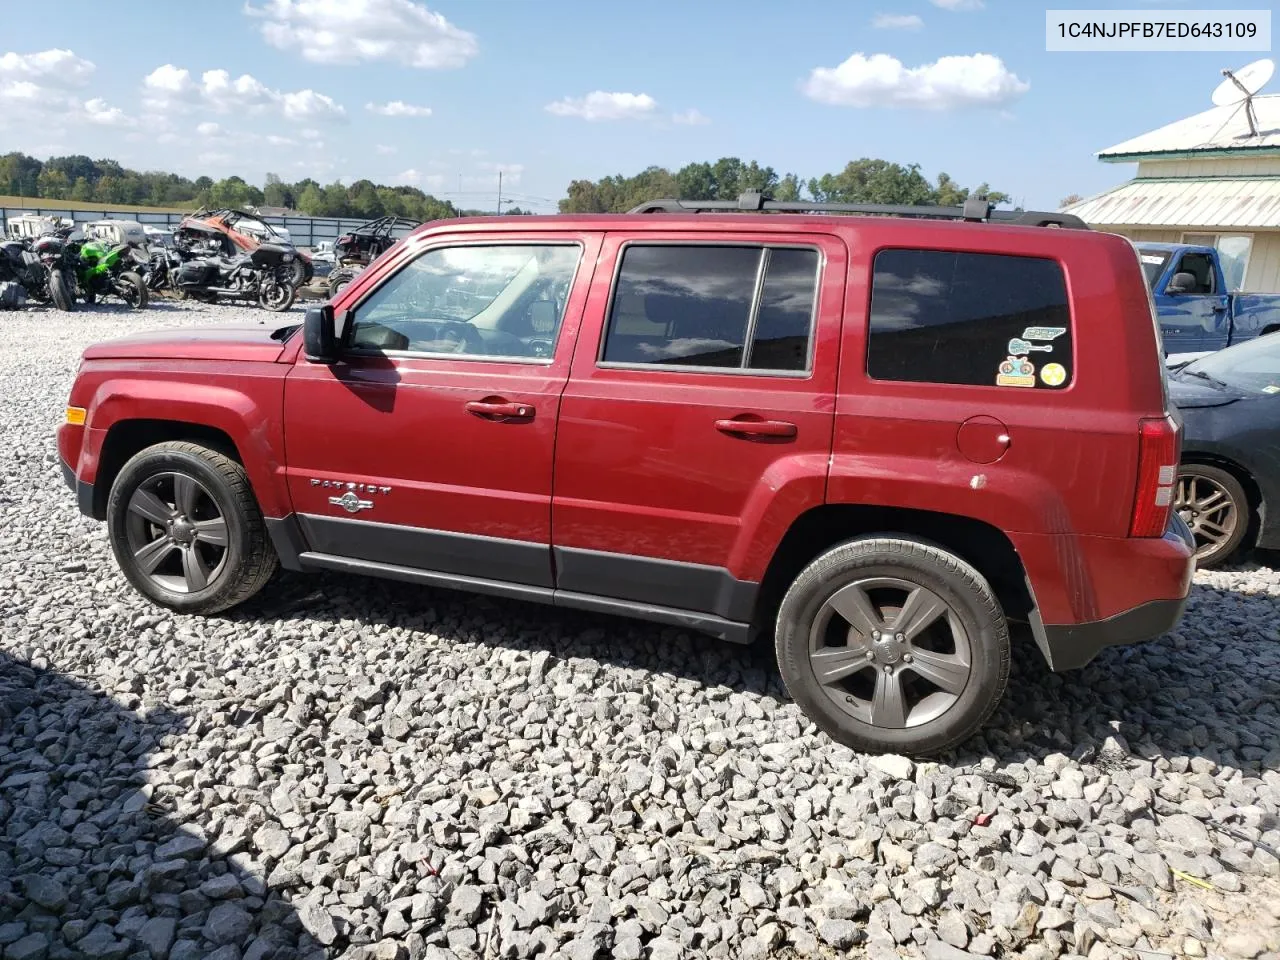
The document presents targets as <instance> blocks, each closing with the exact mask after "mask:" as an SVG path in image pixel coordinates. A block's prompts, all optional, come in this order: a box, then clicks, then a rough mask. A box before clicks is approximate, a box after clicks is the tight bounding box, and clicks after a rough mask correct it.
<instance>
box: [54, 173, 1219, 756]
mask: <svg viewBox="0 0 1280 960" xmlns="http://www.w3.org/2000/svg"><path fill="white" fill-rule="evenodd" d="M850 214H852V215H850ZM868 214H870V215H868ZM1180 430H1181V427H1180V422H1179V420H1178V419H1177V414H1176V412H1175V410H1174V409H1173V408H1172V407H1171V406H1170V404H1169V402H1168V398H1167V389H1166V382H1165V378H1164V366H1163V362H1162V355H1161V345H1160V341H1159V333H1158V328H1157V326H1156V322H1155V317H1154V310H1153V307H1152V302H1151V297H1150V293H1149V292H1148V289H1147V285H1146V282H1145V280H1144V279H1143V274H1142V268H1141V266H1140V265H1139V262H1138V257H1137V255H1136V253H1135V251H1134V248H1133V246H1132V245H1131V244H1130V243H1129V241H1128V240H1126V239H1124V238H1122V237H1118V236H1112V235H1108V234H1103V233H1096V232H1093V231H1091V230H1088V229H1087V228H1084V225H1083V224H1082V223H1080V222H1079V221H1078V220H1075V219H1074V218H1072V217H1068V216H1063V215H1057V214H1022V213H1008V212H1003V211H994V210H992V209H991V206H990V204H987V203H985V202H978V203H974V202H971V203H969V204H968V205H966V207H964V208H941V207H906V208H887V207H862V206H853V205H840V204H791V203H777V202H774V201H771V200H767V199H764V198H761V197H759V196H758V195H751V194H749V195H745V196H744V197H743V198H742V199H741V200H740V201H739V202H738V203H723V202H719V203H700V204H694V203H687V202H685V203H682V202H679V201H660V202H658V203H655V204H652V205H648V206H646V207H642V208H637V210H636V211H632V212H631V213H630V214H625V215H607V216H552V217H512V218H488V219H469V220H451V221H443V222H438V223H436V224H432V225H428V226H425V227H422V228H420V229H418V230H415V231H414V232H413V233H412V234H411V235H410V236H408V237H406V238H404V239H402V240H400V241H399V242H398V243H397V244H396V246H395V247H393V248H392V249H391V250H390V251H388V252H387V253H386V254H385V255H384V256H383V257H381V258H379V259H378V261H377V262H376V263H375V264H373V265H372V266H371V267H370V268H369V269H368V270H366V271H364V272H363V273H361V274H360V275H359V276H358V277H357V278H356V279H355V280H354V281H353V282H352V283H351V284H350V286H348V287H347V288H346V289H344V290H343V291H342V293H341V294H340V295H339V296H338V297H337V298H336V300H335V301H334V302H332V303H331V304H326V305H325V306H323V307H317V308H314V309H312V310H310V311H308V312H307V314H306V319H305V322H304V323H303V324H302V325H301V327H299V326H289V327H283V328H280V329H275V330H270V329H264V328H262V327H256V328H248V329H230V328H223V329H206V330H194V331H189V330H182V331H172V330H171V331H166V332H162V333H158V334H150V335H143V336H135V337H129V338H126V339H121V340H116V341H113V342H109V343H102V344H98V345H95V346H92V347H90V348H89V349H88V350H86V351H85V353H84V360H83V363H82V365H81V367H80V371H79V375H78V377H77V379H76V382H75V385H74V387H73V388H72V391H71V397H70V405H69V406H68V408H67V415H66V424H65V425H64V426H63V427H62V428H61V430H60V433H59V437H58V446H59V451H60V454H61V458H62V462H63V468H64V471H65V474H66V479H67V482H68V484H70V485H71V486H72V488H73V489H74V490H75V492H76V495H77V497H78V499H79V505H80V509H81V510H82V511H83V512H84V513H86V514H88V515H90V516H92V517H95V518H97V519H100V520H106V521H107V523H108V526H109V532H110V542H111V545H112V549H113V551H114V553H115V556H116V559H117V561H118V562H119V564H120V566H121V568H122V569H123V571H124V573H125V575H126V576H127V577H128V578H129V580H130V581H131V582H132V583H133V585H134V586H135V587H136V588H137V589H138V590H139V591H140V592H141V593H143V594H144V595H145V596H147V597H149V598H150V599H152V600H153V601H155V602H156V603H159V604H162V605H164V606H167V607H170V608H172V609H174V610H177V611H181V612H187V613H211V612H214V611H218V610H224V609H226V608H228V607H231V606H233V605H235V604H238V603H240V602H242V601H244V600H245V599H247V598H248V597H250V596H252V595H253V594H254V593H255V592H257V591H258V590H259V589H260V588H261V587H262V586H263V585H264V584H265V583H266V582H267V580H268V579H269V578H270V577H271V575H272V572H273V571H274V570H275V569H276V566H277V563H278V564H279V565H280V566H283V567H285V568H286V569H290V570H305V571H311V570H329V571H337V572H339V573H343V574H366V575H372V576H379V577H391V578H394V579H398V580H407V581H410V582H414V583H423V584H429V585H431V586H443V587H456V588H460V589H463V590H469V591H474V592H478V593H489V594H497V595H500V596H505V597H516V598H521V599H526V600H537V601H542V602H545V603H549V604H552V605H555V606H563V607H574V608H578V609H583V610H594V611H599V612H603V613H614V614H624V615H630V616H635V617H641V618H646V619H649V620H655V621H658V622H661V623H667V624H675V625H678V626H681V627H685V628H688V629H691V630H698V631H705V632H708V633H711V634H715V635H717V636H720V637H723V638H725V639H727V640H732V641H739V642H741V641H746V640H748V639H750V638H752V637H753V636H755V635H756V634H758V633H765V634H767V635H769V636H771V637H772V639H773V642H774V643H775V644H776V647H777V655H778V664H779V667H780V669H781V672H782V676H783V678H784V680H785V682H786V685H787V689H788V690H789V691H790V693H791V695H792V696H793V697H794V698H795V700H796V701H797V703H798V704H799V705H800V707H801V708H802V709H803V710H804V711H805V712H806V713H807V714H808V715H809V717H811V718H812V719H813V721H814V722H815V723H817V724H818V726H820V727H821V728H822V729H823V730H825V731H826V732H827V733H829V734H830V735H831V736H832V737H834V738H836V739H837V740H840V741H842V742H844V743H846V744H848V745H850V746H852V747H855V748H860V749H869V750H892V751H897V752H903V753H932V752H936V751H939V750H943V749H945V748H948V747H950V746H951V745H954V744H956V743H958V742H960V741H961V740H963V739H964V738H966V737H967V736H969V735H970V734H971V733H972V732H973V731H974V730H976V729H977V728H978V727H979V726H980V725H981V724H982V723H983V722H984V720H985V719H986V718H987V717H988V716H989V715H990V713H991V711H992V710H993V709H994V707H995V706H996V704H997V703H998V701H999V700H1000V697H1001V695H1002V693H1003V691H1004V687H1005V684H1006V680H1007V677H1008V672H1009V644H1010V640H1009V624H1010V622H1015V623H1022V624H1026V625H1027V626H1028V628H1029V630H1028V631H1027V632H1029V634H1030V635H1031V636H1032V637H1034V642H1035V643H1036V644H1037V645H1038V646H1039V648H1040V650H1041V651H1042V653H1043V654H1044V656H1045V658H1046V660H1047V661H1048V663H1049V665H1050V667H1051V668H1052V669H1054V670H1063V669H1069V668H1073V667H1079V666H1081V665H1083V664H1085V663H1087V662H1088V661H1089V660H1090V659H1091V658H1092V657H1094V656H1095V655H1096V654H1097V653H1098V651H1099V650H1101V649H1102V648H1104V647H1106V646H1109V645H1112V644H1122V643H1131V642H1135V641H1140V640H1145V639H1148V638H1151V637H1156V636H1159V635H1160V634H1162V633H1164V632H1165V631H1167V630H1169V629H1170V628H1171V627H1172V626H1173V625H1174V624H1175V623H1176V622H1177V620H1178V617H1179V616H1180V615H1181V613H1182V609H1183V606H1184V603H1185V601H1186V597H1187V593H1188V590H1189V589H1190V582H1191V575H1192V571H1193V567H1194V562H1193V559H1192V554H1193V546H1192V541H1191V537H1190V533H1189V531H1188V530H1187V529H1186V527H1185V525H1184V524H1182V523H1181V522H1180V521H1179V520H1178V518H1177V517H1176V515H1174V513H1173V512H1172V511H1171V509H1170V504H1171V498H1172V492H1173V484H1174V473H1175V470H1176V468H1177V464H1178V453H1179V445H1180V438H1181V433H1180Z"/></svg>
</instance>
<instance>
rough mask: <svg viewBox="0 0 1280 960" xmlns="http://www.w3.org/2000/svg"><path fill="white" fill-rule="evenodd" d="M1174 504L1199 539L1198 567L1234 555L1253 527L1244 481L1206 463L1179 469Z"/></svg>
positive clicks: (1222, 560) (1215, 562)
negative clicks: (1243, 485)
mask: <svg viewBox="0 0 1280 960" xmlns="http://www.w3.org/2000/svg"><path fill="white" fill-rule="evenodd" d="M1173 507H1174V509H1175V510H1177V511H1178V515H1179V516H1181V517H1182V519H1183V520H1185V521H1186V523H1187V526H1188V527H1190V528H1191V533H1192V534H1193V535H1194V536H1195V538H1196V566H1198V567H1200V568H1202V569H1208V568H1210V567H1216V566H1218V565H1220V564H1222V563H1225V562H1226V561H1227V560H1229V559H1230V558H1231V555H1232V554H1233V553H1235V552H1236V551H1237V550H1238V549H1239V548H1240V545H1241V544H1242V543H1243V542H1244V537H1245V534H1246V533H1247V532H1248V529H1249V498H1248V496H1246V494H1245V492H1244V487H1242V486H1241V485H1240V481H1239V480H1237V479H1236V478H1235V477H1233V476H1232V475H1231V474H1229V473H1227V471H1225V470H1221V469H1219V468H1218V467H1211V466H1208V465H1207V464H1203V463H1184V464H1183V465H1182V466H1181V467H1179V468H1178V487H1177V495H1176V497H1175V498H1174V501H1173Z"/></svg>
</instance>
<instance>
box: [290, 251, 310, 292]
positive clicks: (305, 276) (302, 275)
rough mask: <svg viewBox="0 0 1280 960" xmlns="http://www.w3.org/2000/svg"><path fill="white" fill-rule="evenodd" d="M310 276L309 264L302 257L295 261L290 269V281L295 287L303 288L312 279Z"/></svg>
mask: <svg viewBox="0 0 1280 960" xmlns="http://www.w3.org/2000/svg"><path fill="white" fill-rule="evenodd" d="M310 274H311V271H310V270H308V269H307V262H306V261H305V260H303V259H302V258H301V257H297V258H295V259H294V261H293V265H292V266H291V267H290V271H289V281H290V283H292V284H293V285H294V286H295V287H301V286H303V285H304V284H306V283H307V281H308V280H310V279H311V277H310Z"/></svg>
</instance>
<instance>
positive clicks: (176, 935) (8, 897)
mask: <svg viewBox="0 0 1280 960" xmlns="http://www.w3.org/2000/svg"><path fill="white" fill-rule="evenodd" d="M121 699H122V700H124V701H126V702H132V703H134V704H136V703H137V701H136V698H131V697H130V695H129V694H124V695H123V696H122V697H121ZM186 725H187V720H186V718H184V717H183V716H181V715H178V714H174V713H171V712H167V711H164V710H153V711H151V712H150V713H147V714H146V715H145V716H144V715H140V714H139V713H135V712H133V711H132V710H129V709H126V708H125V707H124V706H122V705H121V704H120V703H118V702H117V701H116V700H114V699H112V698H111V697H108V696H106V695H104V694H102V693H99V692H97V691H94V690H91V689H89V688H87V687H85V686H84V685H82V684H81V683H79V682H78V681H76V680H73V679H71V678H69V677H65V676H62V675H60V674H57V673H54V672H52V671H49V670H44V669H39V668H36V667H32V666H30V665H28V664H26V663H24V662H23V661H20V660H17V659H15V658H14V657H12V656H11V655H9V654H7V653H5V652H3V651H0V954H2V955H3V956H4V957H5V958H7V960H32V958H46V957H47V958H48V960H58V958H72V957H94V958H102V960H113V958H123V957H127V956H132V955H137V954H141V955H143V956H148V955H149V956H151V957H160V958H163V957H166V956H167V957H168V958H169V960H196V958H214V960H235V958H243V960H264V958H268V957H271V958H285V957H290V958H292V957H298V956H301V955H302V953H301V951H300V950H299V947H307V948H312V947H314V946H315V944H314V941H312V940H311V939H310V937H308V936H306V935H305V934H302V935H300V931H301V924H300V922H299V919H298V917H297V915H296V914H295V912H294V908H293V907H292V906H291V905H290V904H288V903H286V902H284V901H283V900H281V899H280V898H279V896H277V895H274V894H272V893H271V892H270V891H269V890H267V889H266V888H265V886H264V884H263V883H262V881H261V880H258V879H256V878H255V877H254V876H253V875H251V874H250V873H249V872H247V871H246V870H245V869H243V867H242V865H240V864H237V863H235V862H233V860H231V859H228V857H227V856H226V854H228V853H230V852H231V850H226V849H223V850H219V844H225V843H226V842H225V840H222V841H219V840H218V838H209V839H213V840H215V841H216V842H215V843H214V845H212V846H210V845H209V844H208V843H207V842H206V838H205V837H203V836H202V835H200V834H199V833H198V832H196V831H195V830H193V829H191V828H189V827H187V826H184V825H183V824H182V823H181V822H180V821H179V820H178V819H177V818H176V817H175V816H174V815H173V813H172V804H173V803H174V801H175V799H176V798H175V797H174V796H172V795H171V794H170V793H167V792H166V793H163V794H162V793H159V792H158V793H157V794H156V795H155V796H152V797H150V798H148V791H147V790H146V789H144V785H145V783H146V771H147V768H148V766H149V765H154V766H159V765H162V764H169V763H171V762H172V757H171V756H170V755H168V754H165V753H164V752H163V750H162V747H161V740H162V738H164V737H165V736H167V735H170V734H177V733H181V732H182V731H183V730H184V729H185V728H186ZM183 765H185V769H183ZM183 765H179V766H175V767H174V768H173V769H174V770H175V771H179V770H181V772H177V773H176V774H175V777H176V779H177V780H178V781H179V782H182V783H184V784H185V785H186V786H184V787H183V788H180V789H183V790H184V791H186V790H190V789H192V787H191V785H192V783H193V781H197V780H199V771H198V770H197V769H196V767H195V765H194V764H193V763H192V762H191V761H189V760H188V761H184V762H183ZM215 791H217V793H220V794H221V795H222V796H221V799H220V798H219V796H218V795H216V794H215ZM202 793H203V794H204V803H205V804H206V807H216V808H217V810H216V811H215V813H214V816H215V817H216V818H217V819H218V820H219V821H221V823H222V837H223V838H225V837H227V836H228V831H229V829H230V827H231V825H232V823H233V820H234V817H233V816H231V815H232V814H233V813H234V811H233V810H232V809H231V807H232V805H231V804H227V803H223V802H222V799H225V798H226V797H227V796H229V793H230V792H229V791H227V789H226V788H225V787H222V786H221V785H218V786H215V787H212V788H209V787H205V788H204V789H203V791H202ZM254 829H255V827H254V826H252V825H249V826H248V828H247V833H248V834H250V835H251V834H252V832H253V830H254ZM226 845H227V846H230V847H231V848H232V850H234V849H237V848H242V847H243V846H244V845H245V844H244V841H241V842H240V843H239V844H238V846H237V845H236V844H226Z"/></svg>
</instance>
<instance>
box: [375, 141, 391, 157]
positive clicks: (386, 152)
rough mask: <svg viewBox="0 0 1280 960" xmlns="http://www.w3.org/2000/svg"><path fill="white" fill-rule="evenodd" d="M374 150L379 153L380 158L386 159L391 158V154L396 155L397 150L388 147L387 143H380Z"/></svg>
mask: <svg viewBox="0 0 1280 960" xmlns="http://www.w3.org/2000/svg"><path fill="white" fill-rule="evenodd" d="M373 149H374V150H375V151H377V153H378V154H379V155H380V156H384V157H389V156H391V154H393V153H395V152H396V148H395V147H391V146H388V145H387V144H385V143H380V144H378V145H377V146H376V147H374V148H373Z"/></svg>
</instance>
